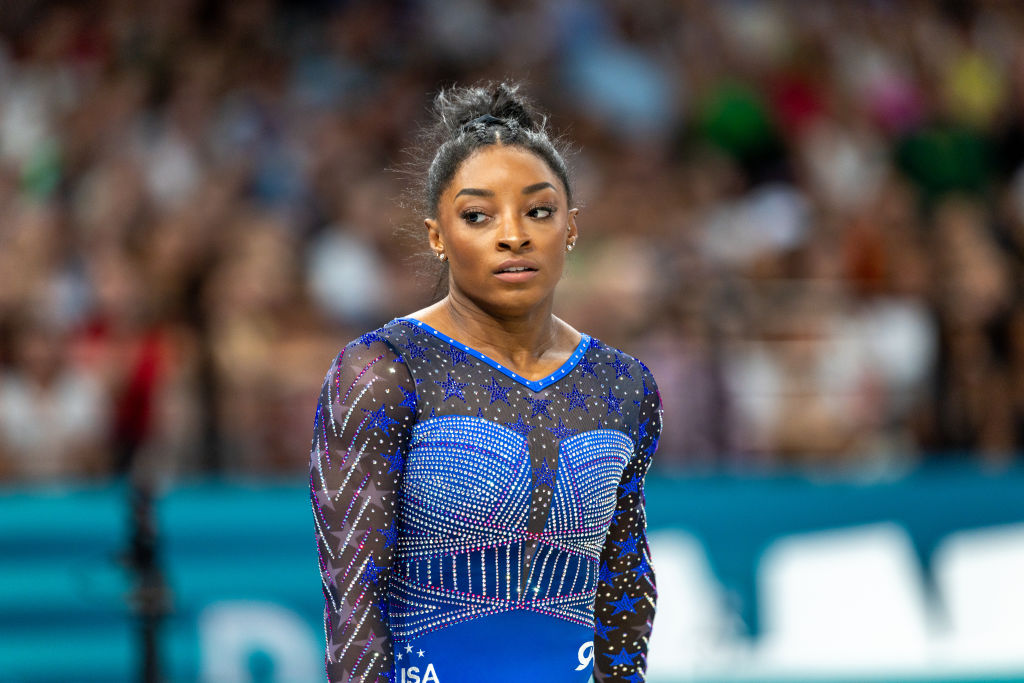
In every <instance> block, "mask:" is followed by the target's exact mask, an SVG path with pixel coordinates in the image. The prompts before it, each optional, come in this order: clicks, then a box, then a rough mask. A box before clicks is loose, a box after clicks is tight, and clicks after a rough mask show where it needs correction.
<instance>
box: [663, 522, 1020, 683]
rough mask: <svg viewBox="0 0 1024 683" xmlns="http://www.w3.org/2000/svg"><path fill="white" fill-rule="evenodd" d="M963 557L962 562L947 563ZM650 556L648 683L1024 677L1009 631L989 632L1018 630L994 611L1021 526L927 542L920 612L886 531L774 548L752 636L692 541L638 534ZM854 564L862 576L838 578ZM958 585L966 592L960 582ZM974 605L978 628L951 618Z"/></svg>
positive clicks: (897, 547)
mask: <svg viewBox="0 0 1024 683" xmlns="http://www.w3.org/2000/svg"><path fill="white" fill-rule="evenodd" d="M968 543H970V545H969V547H970V552H969V553H966V552H956V551H955V550H956V549H959V548H960V547H968V546H967V544H968ZM650 545H651V556H652V558H653V564H654V566H655V569H656V571H657V575H658V617H657V621H656V627H655V628H654V632H653V636H652V639H651V643H650V658H649V662H648V680H650V681H652V682H655V681H665V680H677V679H678V678H679V676H682V675H691V676H694V675H698V676H699V677H701V678H707V677H711V678H715V677H729V676H734V675H736V674H737V672H742V673H743V676H744V677H745V679H749V680H756V679H761V678H769V677H777V676H778V675H779V672H782V671H784V672H786V674H787V675H797V674H800V673H804V672H808V673H809V672H814V674H815V677H816V678H817V679H818V680H823V677H824V678H828V677H829V676H830V675H835V676H837V677H842V676H844V675H845V676H848V675H849V674H850V672H851V671H852V670H853V669H854V665H856V666H857V667H858V668H857V673H858V675H862V676H864V677H869V676H870V677H876V676H877V677H883V678H884V677H887V676H892V672H894V671H900V672H903V673H904V674H905V675H907V676H910V675H913V676H914V677H922V678H923V677H932V676H936V675H943V674H945V673H947V672H948V671H950V670H956V671H963V672H971V673H972V674H973V673H975V672H977V673H978V674H982V673H984V672H987V671H990V670H991V668H992V667H993V666H996V665H998V666H999V667H1001V668H1000V670H1001V671H1006V672H1007V673H1010V672H1012V674H1014V675H1022V674H1024V650H1022V649H1021V648H1020V646H1019V643H1020V634H1021V631H1020V630H1019V629H1018V630H1013V629H1011V630H1010V633H1009V634H1008V635H1007V636H1005V637H998V636H999V635H1000V634H999V633H998V632H997V633H992V632H990V631H992V630H993V629H992V626H991V625H992V624H1006V623H1013V624H1019V618H1020V611H1019V607H1020V606H1024V599H1022V600H1017V601H1014V600H1013V599H1008V597H1007V596H1010V598H1012V594H1013V591H1012V590H1008V589H1007V586H1015V587H1016V588H1017V589H1019V586H1020V582H1019V579H1018V578H1016V577H1019V576H1020V572H1021V570H1022V569H1024V524H1008V525H1004V526H1000V527H991V528H987V529H970V530H964V531H959V532H955V533H954V534H951V535H950V536H949V538H948V539H947V540H946V541H943V542H941V543H940V544H939V545H938V547H937V548H936V550H935V552H934V554H933V556H932V561H931V570H932V572H933V574H934V577H935V588H937V589H938V594H937V595H935V597H934V598H929V596H928V593H929V592H930V591H929V590H928V588H926V586H925V576H924V571H923V569H924V568H923V567H921V566H920V561H919V560H918V558H917V556H916V554H915V552H914V550H913V546H912V541H911V539H910V537H909V535H908V534H907V533H906V531H905V529H903V527H902V526H900V525H897V524H895V523H891V522H890V523H881V524H868V525H861V526H855V527H846V528H840V529H826V530H822V531H816V532H811V533H800V534H792V535H788V536H780V537H779V538H778V539H777V540H776V541H775V542H774V543H773V544H772V545H771V546H770V547H769V548H767V549H766V550H765V552H764V553H762V556H761V558H760V560H759V561H758V566H757V567H756V571H757V578H758V582H757V591H758V592H757V595H756V599H757V603H758V606H759V616H760V624H761V628H762V630H761V632H760V633H757V634H754V635H753V636H752V635H751V634H750V633H749V631H748V629H747V627H746V625H745V624H744V623H743V621H742V619H741V616H740V612H739V607H740V606H739V604H738V603H737V601H736V600H735V599H734V598H729V597H728V596H727V594H726V592H725V590H724V588H723V586H722V585H721V584H720V583H719V582H718V579H717V577H716V576H715V574H714V573H713V572H712V571H711V566H710V563H709V561H708V558H707V554H706V552H705V550H704V547H703V545H702V544H701V543H700V542H699V541H698V540H697V539H696V538H694V537H693V536H691V535H689V534H687V533H685V532H680V531H659V532H655V533H654V534H651V536H650ZM965 558H967V559H965ZM979 558H980V559H979ZM968 560H969V561H970V566H969V567H967V568H966V569H965V568H964V566H965V565H968V564H969V563H968ZM855 561H856V562H859V563H860V564H861V565H863V566H858V567H857V568H854V567H852V565H853V564H854V562H855ZM826 565H828V566H831V567H832V568H831V569H827V570H826ZM975 565H977V566H975ZM836 567H839V568H840V569H842V568H845V569H844V571H838V570H836V569H835V568H836ZM854 569H856V570H855V571H854ZM966 575H970V576H971V578H972V579H973V580H963V579H964V577H965V576H966ZM1011 576H1012V577H1013V580H1012V581H1009V580H1007V578H1006V577H1011ZM980 577H985V578H984V579H982V578H980ZM933 595H934V593H933ZM844 600H845V602H843V601H844ZM851 600H852V602H851ZM979 604H982V605H984V610H985V611H984V617H983V618H978V617H975V616H973V615H972V614H967V613H966V612H967V610H966V609H964V608H963V605H969V606H971V607H972V609H973V606H975V605H979ZM937 615H946V617H945V620H944V621H941V622H940V621H939V620H938V616H937ZM808 629H810V630H808ZM986 629H987V631H986ZM880 633H881V634H884V636H885V637H884V638H882V637H879V634H880ZM812 636H813V637H814V638H817V640H814V639H813V638H812ZM812 641H813V642H814V646H810V645H808V643H809V642H812ZM824 644H827V645H828V646H829V647H830V648H832V649H831V650H829V649H827V648H825V647H824ZM979 680H980V679H979Z"/></svg>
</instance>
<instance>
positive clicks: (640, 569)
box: [594, 367, 661, 683]
mask: <svg viewBox="0 0 1024 683" xmlns="http://www.w3.org/2000/svg"><path fill="white" fill-rule="evenodd" d="M643 376H644V380H643V382H644V398H643V400H642V401H641V403H640V415H639V421H638V425H639V426H638V430H637V439H636V448H635V450H634V453H633V458H632V459H631V460H630V462H629V463H628V464H627V465H626V468H625V470H623V473H622V480H621V481H620V482H619V488H618V504H617V505H616V507H615V516H614V517H613V518H612V524H611V528H610V529H609V532H608V538H607V540H606V541H605V547H604V550H603V552H602V553H601V566H600V577H599V580H598V584H597V598H596V602H595V605H594V680H595V681H597V682H598V683H606V682H607V683H611V682H613V681H614V682H618V681H629V682H630V683H635V682H636V681H642V680H644V678H645V672H646V670H647V642H648V640H649V638H650V635H651V624H652V622H653V620H654V608H655V601H656V599H657V595H658V594H657V590H656V588H655V584H654V570H653V569H652V568H651V564H650V560H651V555H650V550H649V548H648V546H647V532H646V528H647V520H646V516H645V515H644V488H643V486H644V477H645V475H646V474H647V468H648V466H649V465H650V462H651V457H652V456H653V455H654V451H655V449H656V448H657V446H658V437H659V436H660V434H661V399H660V397H659V395H658V387H657V385H656V384H655V382H654V377H653V376H652V375H651V373H650V371H649V370H648V369H647V368H646V367H645V368H644V375H643Z"/></svg>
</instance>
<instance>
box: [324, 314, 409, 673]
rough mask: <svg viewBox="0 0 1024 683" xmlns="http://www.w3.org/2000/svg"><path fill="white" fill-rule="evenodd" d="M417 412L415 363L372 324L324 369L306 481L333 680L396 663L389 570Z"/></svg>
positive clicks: (328, 668)
mask: <svg viewBox="0 0 1024 683" xmlns="http://www.w3.org/2000/svg"><path fill="white" fill-rule="evenodd" d="M415 412H416V395H415V385H414V383H413V381H412V378H411V377H410V375H409V371H408V369H407V368H406V366H405V364H404V363H403V362H401V359H400V357H399V356H398V355H397V354H396V353H395V352H394V351H393V350H392V349H391V348H390V347H389V346H388V345H387V344H386V343H385V342H384V341H383V340H381V339H380V338H379V337H377V336H376V335H374V334H372V333H371V334H369V335H365V336H364V337H363V338H362V339H361V340H359V341H355V342H353V343H352V344H349V345H348V346H347V347H345V348H344V349H343V350H342V352H341V353H340V354H338V356H337V358H335V360H334V362H333V363H332V365H331V367H330V370H329V371H328V372H327V376H326V377H325V378H324V383H323V387H322V389H321V391H320V400H319V403H318V405H317V409H316V419H315V423H314V430H313V440H312V445H311V448H310V465H309V487H310V502H311V504H312V512H313V523H314V529H315V535H316V543H317V553H318V555H319V563H320V577H321V580H322V584H323V594H324V632H325V636H326V641H327V647H326V652H325V657H324V662H325V667H326V673H327V680H328V681H331V682H332V683H333V682H334V681H349V680H353V681H364V682H365V683H371V682H374V683H376V682H377V681H384V680H389V676H390V675H391V674H392V673H393V662H392V657H393V655H392V646H391V631H390V628H389V620H388V580H389V577H390V573H391V564H392V559H393V557H394V551H395V544H396V539H397V527H396V515H395V513H396V507H397V505H398V501H397V497H398V489H399V486H400V485H401V478H402V465H403V463H404V459H405V454H406V452H407V449H408V445H409V430H410V428H411V426H412V423H413V420H414V417H415ZM390 680H393V678H391V679H390Z"/></svg>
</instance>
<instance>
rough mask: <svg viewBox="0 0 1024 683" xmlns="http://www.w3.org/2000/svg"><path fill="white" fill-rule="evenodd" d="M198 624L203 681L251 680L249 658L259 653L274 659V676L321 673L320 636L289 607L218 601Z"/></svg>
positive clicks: (293, 677) (318, 675)
mask: <svg viewBox="0 0 1024 683" xmlns="http://www.w3.org/2000/svg"><path fill="white" fill-rule="evenodd" d="M197 626H198V628H197V630H198V634H199V650H200V653H201V654H200V674H199V677H200V680H202V681H210V682H211V683H213V682H216V683H224V682H225V681H247V680H249V679H250V678H251V672H250V671H249V659H250V657H251V656H252V655H253V653H255V652H261V653H263V654H264V655H266V656H267V658H268V659H270V660H271V661H272V662H273V667H274V672H275V680H278V681H313V680H317V678H321V677H323V670H322V669H321V667H320V666H318V662H320V661H323V654H322V652H323V651H322V650H321V649H319V648H318V647H317V642H316V636H315V635H314V633H313V631H312V630H311V629H310V627H309V624H308V623H307V622H305V621H304V620H303V619H302V618H301V617H300V616H299V615H298V614H296V613H295V612H294V611H293V610H290V609H287V608H286V607H283V606H281V605H278V604H276V603H273V602H264V601H258V600H219V601H217V602H213V603H210V604H209V605H207V606H206V607H205V608H204V609H203V611H202V612H200V613H199V619H198V624H197ZM322 647H323V645H320V648H322Z"/></svg>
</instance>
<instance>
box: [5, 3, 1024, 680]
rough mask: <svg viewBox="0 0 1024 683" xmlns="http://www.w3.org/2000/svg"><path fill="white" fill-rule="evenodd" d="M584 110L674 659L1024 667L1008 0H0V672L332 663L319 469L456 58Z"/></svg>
mask: <svg viewBox="0 0 1024 683" xmlns="http://www.w3.org/2000/svg"><path fill="white" fill-rule="evenodd" d="M501 78H513V79H517V80H522V81H524V82H525V83H526V88H527V91H528V93H529V94H530V95H532V96H533V98H534V99H535V100H536V101H537V102H538V104H540V105H541V107H543V108H544V109H546V110H547V111H549V112H550V113H551V119H550V125H551V127H552V128H553V129H554V130H556V131H559V132H562V133H564V134H565V135H566V136H567V138H568V139H569V140H571V141H572V144H573V148H574V150H575V154H574V155H573V157H572V159H571V163H572V166H573V167H574V169H575V173H576V178H577V180H578V194H579V196H580V199H581V205H582V210H581V212H580V216H579V225H580V240H579V246H578V249H577V250H575V251H574V252H573V254H572V258H571V259H570V264H569V268H568V273H567V275H566V277H565V280H564V282H563V283H562V285H561V290H560V295H559V300H558V303H557V312H558V313H559V314H560V315H561V316H563V317H564V318H565V319H567V320H568V321H569V322H570V323H572V324H573V325H574V326H576V327H577V328H580V329H583V330H586V331H587V332H590V333H592V334H593V335H594V336H597V337H599V338H601V339H602V340H604V341H606V342H608V343H610V344H612V345H614V346H617V347H620V348H622V349H625V350H626V351H628V352H630V353H632V354H634V355H636V356H639V357H640V358H642V359H644V360H645V361H646V362H647V363H648V364H649V365H650V366H651V368H652V369H653V371H654V373H655V375H656V377H657V378H658V381H659V385H660V388H661V392H662V398H663V402H664V408H665V423H666V428H665V431H664V436H663V439H662V442H661V445H660V448H659V450H658V454H657V456H656V459H655V463H654V468H653V470H652V472H651V474H650V477H649V481H648V485H647V499H648V507H649V523H650V533H651V538H652V546H653V557H654V563H655V566H656V569H657V575H658V584H659V593H660V598H659V613H658V619H657V621H656V624H655V633H654V639H653V642H652V648H651V661H650V672H649V673H650V675H649V680H651V681H654V682H659V681H660V682H664V683H670V682H675V681H678V682H682V681H705V682H710V681H789V680H794V681H796V680H818V681H868V680H870V681H993V680H1024V649H1022V648H1021V647H1020V643H1021V642H1024V618H1022V617H1024V582H1022V581H1021V579H1020V577H1021V576H1024V468H1022V467H1021V457H1020V454H1021V449H1022V441H1024V298H1022V286H1021V285H1022V282H1024V280H1022V275H1024V5H1021V4H1019V3H1012V2H996V1H992V2H967V1H960V2H952V1H951V2H925V1H923V0H914V1H910V0H907V1H906V2H897V1H895V0H889V1H885V0H872V1H865V2H858V3H853V2H813V3H810V2H795V1H794V2H781V1H779V2H758V1H754V0H746V1H728V0H723V1H716V2H711V1H707V2H700V1H697V0H689V1H683V0H680V1H679V2H674V3H666V2H654V1H651V2H640V1H637V0H632V1H628V0H604V1H597V0H595V1H593V2H586V1H584V0H564V1H560V2H539V1H537V2H535V1H530V0H518V1H516V2H512V1H505V0H490V1H478V2H474V1H470V0H406V1H404V2H354V1H352V2H340V1H335V2H331V1H328V0H305V1H302V2H285V1H284V0H280V1H279V2H274V1H272V0H240V1H238V2H231V3H228V2H214V1H211V0H206V1H203V0H142V1H137V2H136V1H132V0H97V1H95V2H43V1H38V0H5V1H4V2H2V3H0V681H4V682H6V681H51V680H53V681H56V680H74V681H118V680H153V681H155V680H168V681H192V680H203V681H218V682H219V681H224V682H229V681H260V682H262V681H307V680H309V681H312V680H318V677H319V676H320V672H321V670H322V667H321V656H322V654H321V650H322V647H323V640H322V638H323V635H322V630H321V627H320V623H319V621H320V610H321V599H322V598H321V595H320V588H319V578H318V576H317V570H316V559H315V557H316V556H315V547H314V543H313V528H312V524H311V518H310V515H309V510H308V491H307V490H306V487H307V483H306V472H307V469H306V468H307V463H308V447H309V443H310V435H311V427H312V422H313V412H314V408H315V401H316V397H317V393H318V389H319V386H320V382H321V381H322V378H323V375H324V373H325V372H326V369H327V367H328V365H329V364H330V361H331V359H332V358H333V357H334V355H335V353H336V352H337V350H338V349H339V348H340V347H341V346H342V345H343V344H344V343H345V342H346V341H348V340H349V339H351V338H353V337H355V336H357V335H358V334H360V333H361V332H363V331H365V330H367V329H370V328H372V327H375V326H377V325H379V324H381V323H383V322H385V321H387V320H389V319H390V318H392V317H395V316H397V315H401V314H404V313H408V312H410V311H412V310H415V309H417V308H419V307H421V306H423V305H425V304H426V303H428V302H429V301H430V300H431V299H430V294H431V292H432V291H433V290H434V285H435V279H436V278H435V277H434V276H432V275H431V273H430V272H429V261H428V260H426V259H424V258H420V257H421V256H422V254H421V252H423V251H425V243H424V241H423V240H422V239H421V237H422V236H421V235H419V231H418V228H417V226H418V225H421V221H420V219H421V217H420V216H418V215H417V213H416V211H415V209H414V207H413V206H412V205H411V204H410V202H409V201H408V200H409V198H408V196H407V195H406V191H407V189H408V187H409V182H408V181H409V178H410V173H414V170H413V169H415V161H416V153H417V152H418V150H417V149H416V147H415V145H416V133H417V130H418V127H419V126H420V125H422V124H423V123H424V122H425V121H426V113H427V107H428V105H429V101H430V96H431V94H432V93H434V92H436V90H437V89H438V88H440V87H442V86H446V85H451V84H454V83H460V84H466V83H472V82H476V81H480V80H486V79H501Z"/></svg>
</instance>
